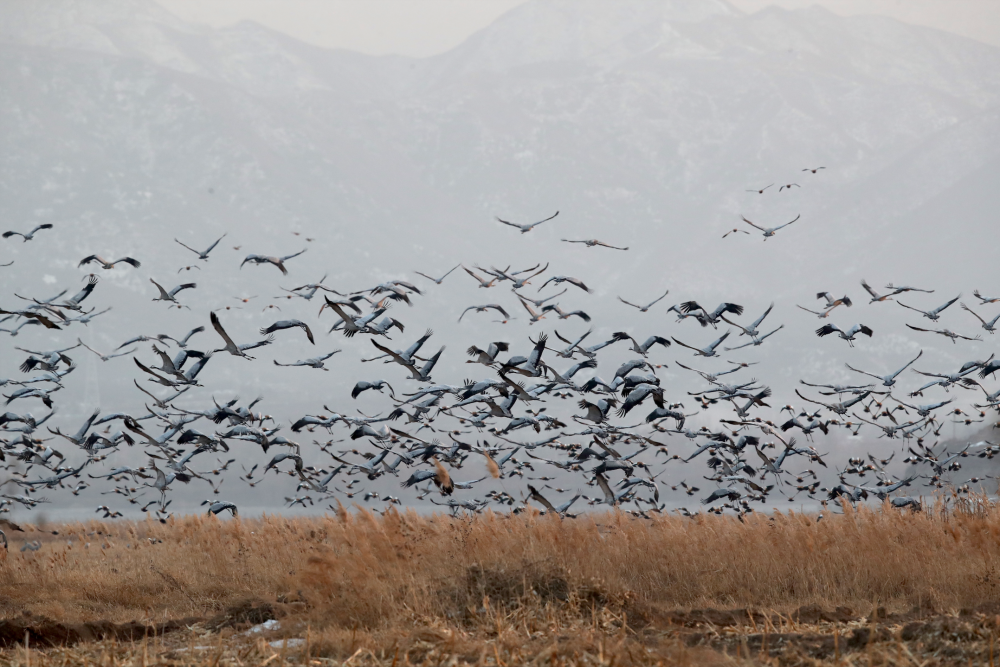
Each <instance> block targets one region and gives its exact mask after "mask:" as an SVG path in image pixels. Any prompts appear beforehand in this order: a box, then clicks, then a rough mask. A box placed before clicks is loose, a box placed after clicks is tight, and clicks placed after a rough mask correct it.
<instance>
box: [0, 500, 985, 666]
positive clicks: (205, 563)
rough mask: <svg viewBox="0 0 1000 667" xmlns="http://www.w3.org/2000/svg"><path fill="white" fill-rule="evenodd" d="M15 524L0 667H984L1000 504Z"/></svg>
mask: <svg viewBox="0 0 1000 667" xmlns="http://www.w3.org/2000/svg"><path fill="white" fill-rule="evenodd" d="M25 528H26V531H27V532H25V533H12V532H10V531H8V535H9V537H10V551H9V552H7V553H6V554H0V614H2V618H3V619H4V622H3V624H2V625H3V627H2V629H0V640H2V642H3V644H4V646H5V648H4V649H3V650H2V652H0V663H2V662H3V661H7V662H8V663H10V664H15V663H16V664H24V663H25V661H30V663H31V664H33V665H47V664H50V665H56V664H84V663H86V662H87V661H92V662H95V663H96V662H98V661H100V660H101V659H102V658H101V656H102V655H103V656H104V658H103V659H104V660H105V662H106V663H107V664H111V662H116V663H117V664H143V663H145V664H154V663H171V664H174V663H176V664H209V663H212V664H260V663H263V662H264V661H269V662H268V664H272V663H273V664H279V663H281V662H286V663H293V662H305V661H307V660H308V661H310V662H313V663H314V664H328V663H333V664H341V663H343V662H345V661H349V662H350V664H372V663H378V664H393V663H395V664H400V665H402V664H407V663H409V664H417V663H421V664H448V663H449V662H452V664H463V663H472V664H480V663H485V664H502V665H515V664H526V663H529V662H541V663H546V664H557V663H565V664H610V663H612V662H614V663H616V664H623V663H633V664H657V663H659V662H663V663H664V664H744V663H746V664H751V663H758V662H764V663H774V664H778V663H780V664H834V663H843V664H848V663H849V662H857V661H859V660H862V661H867V662H871V663H872V664H909V663H910V662H913V664H925V663H926V664H949V663H950V662H952V661H958V662H961V663H963V664H964V663H965V662H966V661H967V660H970V659H971V660H973V662H975V663H978V664H990V660H991V658H990V656H991V650H992V646H993V642H994V636H995V630H996V624H997V621H998V620H1000V618H998V617H997V613H998V612H1000V605H998V604H997V603H998V602H1000V569H998V563H1000V560H998V559H1000V510H996V509H993V508H991V507H990V506H989V505H988V503H986V502H984V500H983V499H976V500H975V501H974V502H972V503H971V504H969V505H967V506H965V507H964V508H962V510H961V511H956V510H955V509H954V508H951V509H944V508H943V507H942V508H941V509H939V510H937V511H934V512H921V513H911V512H908V511H906V512H900V511H898V510H894V509H891V508H888V507H885V508H875V509H862V510H859V511H857V512H853V511H848V512H847V513H846V514H844V515H832V514H831V513H829V512H828V513H827V514H826V516H825V517H824V518H823V519H822V520H817V517H816V516H809V515H800V514H792V513H788V514H774V515H772V516H763V515H761V516H751V517H746V518H745V519H744V521H743V522H741V521H739V520H737V519H736V518H731V517H714V516H706V517H698V518H695V519H684V518H679V517H670V516H665V517H663V518H660V519H657V520H655V521H647V520H642V519H634V518H632V517H630V516H628V515H625V514H619V513H603V514H594V515H589V516H584V517H580V518H577V519H565V520H559V519H557V518H554V517H544V516H525V515H519V516H507V515H497V514H490V513H487V514H484V515H482V516H477V517H474V518H470V519H453V518H449V517H441V516H436V517H425V516H419V515H417V514H415V513H400V514H396V513H390V514H388V515H386V516H384V517H380V516H377V515H372V514H370V513H368V512H366V511H363V510H358V511H355V512H341V513H339V514H338V515H335V516H329V517H326V518H318V519H286V518H279V517H266V518H263V519H255V520H238V519H237V520H229V521H220V520H218V519H216V518H215V517H200V516H198V517H187V518H183V519H177V520H173V521H171V522H169V523H167V524H166V525H161V524H159V523H155V522H139V523H132V522H105V523H101V522H91V523H87V524H69V525H61V526H46V530H53V529H54V530H57V531H58V533H59V534H58V535H56V536H53V535H49V534H46V533H42V532H41V531H38V530H34V531H33V529H32V528H31V527H30V526H25ZM32 540H39V541H40V542H41V543H42V546H41V548H40V549H39V550H38V551H34V552H32V551H24V552H21V551H19V549H20V546H21V545H22V544H24V542H25V541H32ZM269 618H277V619H278V621H279V624H280V625H279V628H278V629H276V630H272V631H264V632H249V633H248V632H247V630H248V628H250V627H252V626H255V625H257V624H259V623H261V622H262V621H264V620H267V619H269ZM179 619H183V621H182V622H181V623H177V622H176V621H178V620H179ZM98 621H100V622H101V623H98V624H96V625H95V623H96V622H98ZM170 621H174V623H169V622H170ZM88 622H89V623H91V625H89V626H86V625H82V624H84V623H88ZM165 623H166V625H164V624H165ZM25 633H27V644H28V648H27V649H25V647H24V644H25V640H24V635H25ZM282 641H285V644H284V645H282V644H281V642H282ZM52 644H59V645H60V646H58V647H52V646H51V645H52ZM276 661H277V662H276ZM928 661H929V662H928ZM867 662H865V664H867Z"/></svg>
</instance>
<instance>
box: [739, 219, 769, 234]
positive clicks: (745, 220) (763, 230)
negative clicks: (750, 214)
mask: <svg viewBox="0 0 1000 667" xmlns="http://www.w3.org/2000/svg"><path fill="white" fill-rule="evenodd" d="M740 217H741V218H743V216H740ZM743 222H745V223H747V224H748V225H750V226H751V227H753V228H754V229H759V230H760V231H762V232H766V231H767V230H766V229H764V228H763V227H759V226H757V225H755V224H754V223H752V222H750V221H749V220H747V219H746V218H743Z"/></svg>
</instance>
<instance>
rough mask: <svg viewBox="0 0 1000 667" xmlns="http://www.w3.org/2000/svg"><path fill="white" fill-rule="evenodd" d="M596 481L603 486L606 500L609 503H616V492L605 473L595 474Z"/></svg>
mask: <svg viewBox="0 0 1000 667" xmlns="http://www.w3.org/2000/svg"><path fill="white" fill-rule="evenodd" d="M594 481H596V482H597V485H598V486H599V487H601V491H603V492H604V500H605V502H606V503H607V504H609V505H614V504H615V494H614V491H612V490H611V487H610V486H609V485H608V480H607V479H606V478H605V477H604V475H602V474H601V473H596V474H595V475H594Z"/></svg>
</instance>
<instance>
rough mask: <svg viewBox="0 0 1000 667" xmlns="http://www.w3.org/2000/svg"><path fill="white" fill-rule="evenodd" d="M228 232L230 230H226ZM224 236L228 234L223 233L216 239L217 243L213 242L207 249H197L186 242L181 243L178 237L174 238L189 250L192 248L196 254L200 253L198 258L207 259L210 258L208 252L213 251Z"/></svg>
mask: <svg viewBox="0 0 1000 667" xmlns="http://www.w3.org/2000/svg"><path fill="white" fill-rule="evenodd" d="M226 233H227V234H228V232H226ZM224 238H226V234H223V235H222V236H220V237H219V238H218V239H217V240H216V241H215V243H213V244H212V245H210V246H208V248H206V249H205V250H195V249H194V248H192V247H191V246H189V245H186V244H184V243H181V241H178V240H177V239H174V241H176V242H177V243H180V244H181V245H182V246H184V247H185V248H187V249H188V250H190V251H191V252H193V253H194V254H196V255H198V259H200V260H204V261H207V260H208V253H210V252H212V251H213V250H214V249H215V246H217V245H219V241H221V240H222V239H224Z"/></svg>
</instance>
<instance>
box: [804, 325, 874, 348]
mask: <svg viewBox="0 0 1000 667" xmlns="http://www.w3.org/2000/svg"><path fill="white" fill-rule="evenodd" d="M832 333H836V334H837V335H838V336H840V337H841V338H842V339H843V340H846V341H847V342H848V343H849V344H850V346H851V347H854V337H855V336H857V335H858V334H859V333H861V334H864V335H866V336H868V337H869V338H871V336H872V333H873V332H872V330H871V329H870V328H868V327H867V326H865V325H864V324H855V325H854V326H853V327H851V328H850V329H848V330H847V331H844V330H843V329H841V328H840V327H838V326H837V325H836V324H824V325H823V326H821V327H820V328H819V329H816V335H817V336H819V337H820V338H822V337H823V336H828V335H830V334H832Z"/></svg>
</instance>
